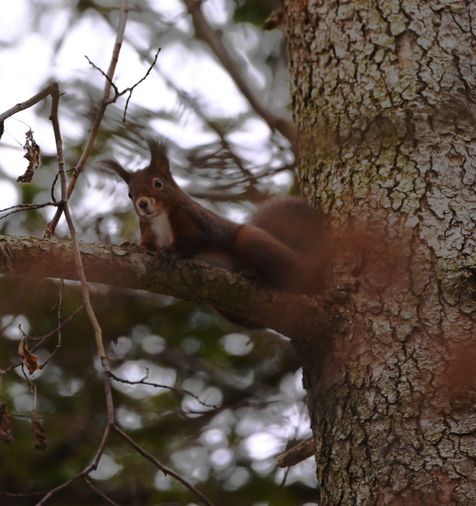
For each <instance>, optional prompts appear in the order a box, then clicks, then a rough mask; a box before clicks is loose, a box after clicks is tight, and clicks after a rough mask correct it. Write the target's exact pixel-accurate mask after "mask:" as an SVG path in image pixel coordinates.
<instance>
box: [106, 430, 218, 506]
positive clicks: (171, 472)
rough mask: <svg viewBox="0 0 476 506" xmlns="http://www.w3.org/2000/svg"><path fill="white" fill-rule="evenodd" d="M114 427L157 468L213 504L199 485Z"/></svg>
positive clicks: (209, 505)
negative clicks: (165, 464)
mask: <svg viewBox="0 0 476 506" xmlns="http://www.w3.org/2000/svg"><path fill="white" fill-rule="evenodd" d="M113 429H114V430H115V431H116V432H117V433H118V434H119V435H120V436H121V437H123V438H124V439H125V440H126V441H127V442H128V443H129V444H130V445H131V446H132V447H133V448H135V449H136V451H138V452H139V453H140V454H141V455H142V456H143V457H144V458H146V459H147V460H148V461H149V462H152V464H154V466H155V467H157V469H160V470H161V471H162V472H163V473H164V474H165V475H169V476H171V477H172V478H174V479H175V480H177V481H179V482H180V483H181V484H182V485H184V486H185V487H186V488H188V489H189V490H190V491H191V492H193V493H194V494H195V495H196V496H197V497H199V498H200V499H201V500H202V501H203V502H204V503H205V504H206V505H207V506H213V503H212V502H211V501H210V500H209V499H208V498H207V497H206V496H205V495H204V494H203V493H202V492H200V490H198V488H197V487H195V486H194V485H192V484H191V483H190V482H189V481H187V480H186V479H185V478H184V477H183V476H181V475H180V474H178V473H176V472H175V471H174V470H172V469H170V468H169V467H167V466H164V464H162V463H161V462H160V461H159V460H157V459H156V458H155V457H154V456H153V455H152V454H150V453H149V452H148V451H147V450H145V449H144V448H142V446H140V445H139V444H138V443H137V442H136V441H135V440H134V439H132V438H131V437H130V436H129V435H128V434H127V433H125V432H124V431H123V430H122V429H120V428H119V427H118V426H117V425H114V427H113Z"/></svg>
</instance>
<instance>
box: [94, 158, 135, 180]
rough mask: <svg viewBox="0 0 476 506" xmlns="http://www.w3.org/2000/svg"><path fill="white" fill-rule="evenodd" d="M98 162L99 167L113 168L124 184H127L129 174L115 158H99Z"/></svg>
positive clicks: (129, 177)
mask: <svg viewBox="0 0 476 506" xmlns="http://www.w3.org/2000/svg"><path fill="white" fill-rule="evenodd" d="M99 163H100V165H101V167H103V168H105V169H111V170H113V171H114V172H115V173H116V174H117V175H118V176H119V177H120V178H121V179H123V180H124V181H125V182H126V184H129V181H130V179H131V175H130V173H129V172H128V171H127V170H126V169H125V168H124V167H123V166H122V165H121V164H120V163H118V162H116V161H115V160H101V161H100V162H99Z"/></svg>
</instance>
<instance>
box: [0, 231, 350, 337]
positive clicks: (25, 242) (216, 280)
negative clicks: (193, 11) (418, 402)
mask: <svg viewBox="0 0 476 506" xmlns="http://www.w3.org/2000/svg"><path fill="white" fill-rule="evenodd" d="M80 251H81V257H82V260H83V263H84V269H85V273H86V276H87V278H88V280H89V281H90V282H97V283H104V284H108V285H113V286H120V287H126V288H133V289H140V290H147V291H149V292H156V293H162V294H166V295H172V296H174V297H178V298H180V299H184V300H188V301H192V302H197V303H201V304H209V305H211V306H213V307H214V308H215V309H217V310H218V311H220V312H222V313H224V314H226V315H227V316H228V317H233V318H234V319H236V320H239V321H247V322H253V323H256V324H259V325H262V326H266V327H270V328H272V329H274V330H277V331H279V332H282V333H283V334H285V335H287V336H289V337H292V338H295V340H297V339H299V340H300V341H301V340H306V341H308V340H310V339H312V340H314V339H315V338H316V337H317V336H319V335H320V334H321V333H326V334H327V333H328V332H330V329H332V328H335V325H336V323H337V321H338V320H339V319H340V315H339V311H338V310H337V309H336V307H335V304H333V303H332V302H331V301H329V300H328V299H327V298H324V297H313V298H310V297H306V296H299V295H294V294H287V293H282V292H276V291H271V290H265V289H260V288H256V287H254V286H253V284H252V283H250V282H248V281H246V280H245V279H243V278H242V277H240V276H238V275H236V274H234V273H231V272H229V271H225V270H223V269H218V268H212V267H209V266H207V265H206V264H204V263H203V262H199V261H196V260H180V261H177V262H176V263H175V265H173V266H172V267H171V268H170V269H167V270H162V269H160V268H156V267H155V265H154V264H155V259H154V257H153V256H152V255H150V254H147V253H144V252H143V251H141V250H139V249H138V248H137V247H136V246H132V247H131V246H129V247H127V248H126V247H119V246H106V245H98V244H87V243H80ZM0 273H2V274H10V275H14V276H31V277H37V278H38V277H40V278H42V277H52V278H65V279H72V280H76V279H78V274H77V270H76V268H75V264H74V258H73V252H72V249H71V244H70V243H69V242H68V241H59V240H50V239H38V238H34V237H9V236H0ZM295 342H296V341H295ZM316 344H317V345H318V343H316V342H315V341H314V346H316Z"/></svg>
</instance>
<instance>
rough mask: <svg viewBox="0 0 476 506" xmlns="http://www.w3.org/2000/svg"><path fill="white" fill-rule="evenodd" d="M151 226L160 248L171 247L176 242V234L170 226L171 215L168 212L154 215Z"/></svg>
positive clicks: (157, 245) (155, 240)
mask: <svg viewBox="0 0 476 506" xmlns="http://www.w3.org/2000/svg"><path fill="white" fill-rule="evenodd" d="M150 226H151V228H152V233H153V234H154V242H155V245H156V247H157V248H158V249H161V248H170V247H171V246H172V244H173V242H174V234H173V232H172V227H171V226H170V220H169V216H168V215H167V214H166V213H163V214H160V215H159V216H156V217H154V218H153V219H152V220H151V222H150Z"/></svg>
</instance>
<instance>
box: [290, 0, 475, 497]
mask: <svg viewBox="0 0 476 506" xmlns="http://www.w3.org/2000/svg"><path fill="white" fill-rule="evenodd" d="M283 3H284V11H285V18H286V29H287V35H288V44H289V60H290V72H291V91H292V97H293V107H294V115H295V121H296V124H297V126H298V131H299V138H300V141H301V153H300V155H301V156H300V169H299V179H300V183H301V185H302V187H303V188H304V190H305V192H306V193H307V195H308V197H309V198H310V199H311V200H312V201H313V202H315V203H316V204H318V205H320V206H321V208H322V209H323V211H324V212H325V213H326V214H327V215H328V217H329V222H330V225H331V226H332V227H333V229H334V230H336V231H343V230H344V229H346V230H348V228H349V225H350V224H351V223H352V225H353V231H352V232H349V231H347V232H346V234H347V235H345V234H344V238H343V240H342V242H341V244H343V245H344V246H343V248H342V249H337V250H336V258H335V260H336V262H335V269H339V275H340V276H342V275H347V276H348V277H349V276H350V277H353V278H355V281H356V283H355V285H354V286H355V289H354V291H353V292H352V294H351V296H350V297H349V299H348V301H347V309H348V311H349V315H350V317H349V318H350V323H349V325H348V326H347V327H346V328H345V329H344V330H342V331H340V332H335V333H334V335H332V336H329V339H330V340H331V342H332V347H331V348H330V350H329V352H328V354H327V355H326V356H325V357H323V358H322V359H321V360H317V359H315V360H314V362H313V363H312V364H310V363H309V361H308V362H307V370H306V388H307V390H308V396H309V407H310V413H311V423H312V429H313V432H314V436H315V440H316V461H317V474H318V480H319V494H320V504H321V505H326V504H328V505H336V504H345V505H347V504H349V505H350V504H352V505H353V504H379V505H380V504H381V505H387V504H405V505H436V504H455V505H470V504H476V467H475V462H476V413H475V408H474V406H475V398H476V394H475V388H474V383H475V372H474V371H475V369H476V353H475V351H474V350H475V347H476V343H475V337H476V332H475V319H474V316H475V304H474V300H475V292H476V290H475V277H476V270H475V269H474V266H475V265H476V261H475V257H476V253H475V232H474V231H475V221H476V216H475V214H476V213H475V209H476V195H475V192H476V190H475V188H476V181H475V179H476V143H475V139H476V131H475V127H474V125H476V102H475V97H476V95H475V93H474V90H475V89H476V72H475V71H474V69H475V56H474V55H475V35H476V4H475V3H474V2H470V1H456V0H455V1H451V0H448V1H438V2H427V1H423V0H420V1H417V0H413V1H412V2H407V1H406V0H393V1H390V0H381V1H379V2H375V1H369V2H348V1H343V0H336V1H333V2H330V1H324V0H316V1H311V0H300V1H297V0H284V2H283ZM359 227H360V228H359ZM361 227H365V229H366V233H362V232H361ZM356 230H357V232H356ZM359 230H360V232H359ZM369 230H370V231H371V233H368V231H369ZM360 243H363V245H362V248H361V247H360V246H358V245H359V244H360ZM344 250H345V251H346V252H347V257H346V261H345V262H344V253H343V252H344ZM349 251H350V255H349Z"/></svg>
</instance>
